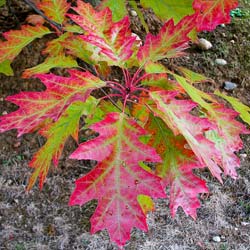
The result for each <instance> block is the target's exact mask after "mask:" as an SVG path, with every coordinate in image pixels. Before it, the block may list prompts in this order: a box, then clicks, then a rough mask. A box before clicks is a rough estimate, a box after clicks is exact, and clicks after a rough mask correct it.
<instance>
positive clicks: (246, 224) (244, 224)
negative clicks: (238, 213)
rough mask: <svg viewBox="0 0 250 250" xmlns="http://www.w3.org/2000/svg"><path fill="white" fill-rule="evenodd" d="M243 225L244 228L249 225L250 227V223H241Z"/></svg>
mask: <svg viewBox="0 0 250 250" xmlns="http://www.w3.org/2000/svg"><path fill="white" fill-rule="evenodd" d="M241 225H242V226H248V225H250V222H245V221H242V222H241Z"/></svg>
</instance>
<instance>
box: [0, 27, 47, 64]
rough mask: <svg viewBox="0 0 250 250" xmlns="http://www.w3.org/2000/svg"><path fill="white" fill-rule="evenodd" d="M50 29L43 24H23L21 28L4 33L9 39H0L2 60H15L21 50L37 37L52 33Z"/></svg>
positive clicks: (0, 60) (0, 59) (0, 57)
mask: <svg viewBox="0 0 250 250" xmlns="http://www.w3.org/2000/svg"><path fill="white" fill-rule="evenodd" d="M50 33H51V32H50V30H49V29H48V28H46V27H44V26H42V25H36V26H35V27H33V26H31V25H23V26H21V30H10V31H7V32H5V33H3V34H2V35H3V36H4V38H5V39H6V40H7V41H0V62H3V61H5V60H7V59H9V60H11V61H12V60H13V59H14V58H15V57H16V56H17V55H18V54H19V53H20V52H21V50H22V49H23V48H24V47H25V46H27V45H28V44H29V43H31V42H32V41H33V40H34V39H36V38H41V37H42V36H44V35H47V34H50Z"/></svg>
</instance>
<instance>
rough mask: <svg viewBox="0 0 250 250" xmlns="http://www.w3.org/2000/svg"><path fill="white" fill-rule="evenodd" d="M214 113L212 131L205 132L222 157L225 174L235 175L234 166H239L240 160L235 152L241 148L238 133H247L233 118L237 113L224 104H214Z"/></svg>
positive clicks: (234, 176)
mask: <svg viewBox="0 0 250 250" xmlns="http://www.w3.org/2000/svg"><path fill="white" fill-rule="evenodd" d="M213 108H214V113H213V115H211V121H212V122H214V123H215V124H216V126H217V127H216V130H215V131H214V132H209V133H207V137H208V138H209V139H210V140H211V141H213V142H214V143H215V145H216V148H217V150H218V151H219V152H220V154H221V157H222V160H221V161H222V162H221V167H222V168H223V170H224V173H225V174H226V175H229V176H231V177H232V178H234V179H235V178H236V177H237V172H236V168H238V167H240V160H239V158H238V157H237V156H236V155H235V152H237V151H239V150H240V149H242V148H243V142H242V140H241V138H240V134H249V133H250V131H249V130H247V129H246V127H245V126H244V125H243V124H242V123H240V122H238V121H236V120H235V118H236V117H237V116H238V113H237V112H235V111H234V110H232V109H229V108H225V107H224V105H222V104H221V105H214V106H213Z"/></svg>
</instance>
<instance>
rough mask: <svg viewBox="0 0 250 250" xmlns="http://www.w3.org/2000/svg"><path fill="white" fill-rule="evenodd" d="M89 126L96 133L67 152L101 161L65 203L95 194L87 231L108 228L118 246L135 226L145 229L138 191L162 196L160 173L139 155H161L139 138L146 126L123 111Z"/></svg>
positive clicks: (153, 158) (148, 158) (82, 200)
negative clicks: (147, 166) (145, 165)
mask: <svg viewBox="0 0 250 250" xmlns="http://www.w3.org/2000/svg"><path fill="white" fill-rule="evenodd" d="M91 129H93V130H94V131H96V132H98V133H99V136H98V137H97V138H95V139H93V140H90V141H88V142H85V143H82V144H81V145H80V146H79V148H78V149H77V150H76V151H75V152H74V153H73V154H72V155H71V158H75V159H92V160H97V161H99V163H98V164H97V166H96V167H95V169H93V170H92V171H91V172H90V173H89V174H87V175H86V176H84V177H81V178H80V179H78V180H77V181H76V189H75V190H74V192H73V194H72V196H71V198H70V203H69V204H70V205H76V204H79V205H83V204H85V203H86V202H88V201H90V200H92V199H97V200H98V206H97V209H96V211H95V213H94V214H93V216H92V218H91V225H92V226H91V232H92V233H95V232H97V231H99V230H103V229H105V228H106V229H107V230H108V232H109V234H110V238H111V240H112V241H114V242H116V243H117V244H118V245H119V246H122V245H124V244H125V243H126V241H127V240H128V239H129V238H130V232H131V230H132V228H133V227H137V228H140V229H141V230H144V231H146V230H147V224H146V216H145V214H144V213H143V210H142V208H141V207H140V205H139V203H138V196H139V195H148V196H151V197H153V198H159V197H165V193H164V190H163V188H162V186H161V184H160V181H161V179H160V178H159V177H157V176H155V175H153V174H152V173H150V172H148V171H146V170H144V169H143V168H142V167H140V166H139V162H141V161H150V162H159V161H161V159H160V157H159V156H158V155H157V153H156V152H155V150H154V149H153V148H151V147H149V146H147V145H145V144H143V143H141V142H140V141H139V137H140V136H142V135H145V134H146V131H145V130H144V129H143V128H141V127H140V126H139V125H138V124H136V122H135V121H134V120H133V119H131V118H127V117H126V116H125V115H124V114H119V113H109V114H108V115H107V116H106V118H105V119H104V120H102V121H101V122H98V123H95V124H94V125H92V126H91Z"/></svg>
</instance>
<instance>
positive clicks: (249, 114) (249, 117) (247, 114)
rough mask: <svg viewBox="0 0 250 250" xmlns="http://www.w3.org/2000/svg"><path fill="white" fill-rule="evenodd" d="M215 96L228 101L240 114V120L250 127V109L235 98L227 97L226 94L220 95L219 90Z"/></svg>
mask: <svg viewBox="0 0 250 250" xmlns="http://www.w3.org/2000/svg"><path fill="white" fill-rule="evenodd" d="M215 94H216V95H218V96H220V97H222V98H223V99H225V100H227V101H228V102H229V103H230V104H231V105H232V106H233V108H234V109H235V110H236V111H237V112H239V114H240V118H241V119H242V120H243V121H244V122H246V123H248V124H249V125H250V107H248V106H247V105H245V104H243V103H241V102H240V101H239V100H238V99H236V98H234V97H231V96H227V95H225V94H222V93H220V92H219V91H218V90H217V91H215Z"/></svg>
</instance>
